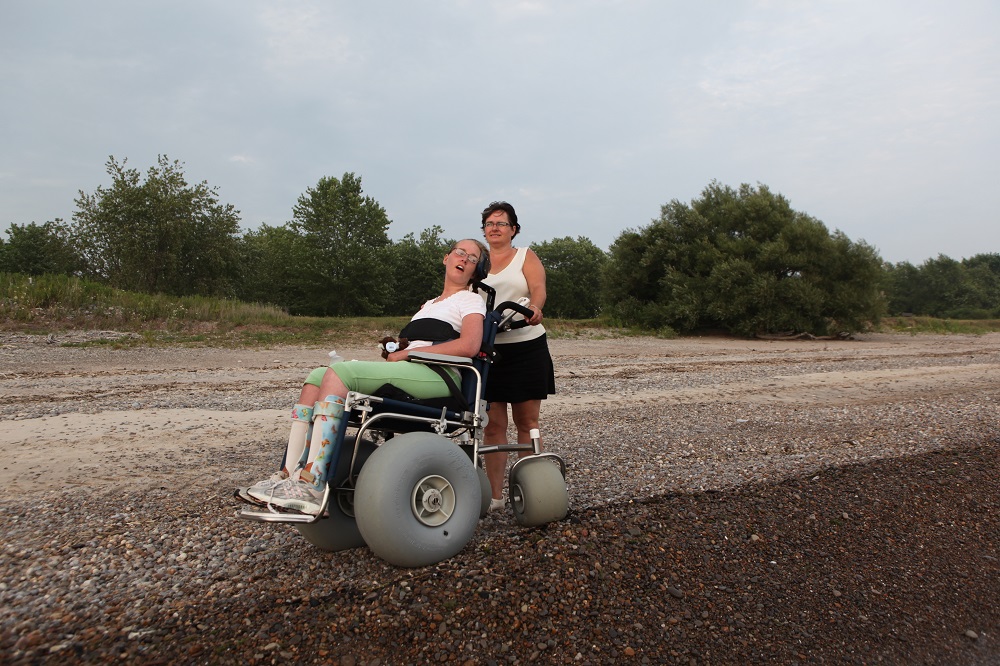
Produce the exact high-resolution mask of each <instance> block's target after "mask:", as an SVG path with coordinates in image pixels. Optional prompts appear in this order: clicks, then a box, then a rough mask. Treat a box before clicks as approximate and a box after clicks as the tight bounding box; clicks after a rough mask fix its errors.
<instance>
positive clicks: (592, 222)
mask: <svg viewBox="0 0 1000 666" xmlns="http://www.w3.org/2000/svg"><path fill="white" fill-rule="evenodd" d="M998 35H1000V3H997V2H995V1H994V0H982V1H979V0H949V1H948V2H944V1H941V0H932V1H929V0H831V1H829V2H801V1H787V2H786V1H782V0H717V1H713V2H693V1H675V0H524V1H518V0H508V1H502V0H364V2H358V1H346V0H299V1H295V2H291V1H281V0H273V1H264V0H197V1H192V0H169V1H162V0H149V1H143V2H136V1H135V0H123V1H115V0H88V2H79V1H78V0H0V90H2V92H0V95H2V96H3V104H2V105H0V234H2V233H3V232H4V231H6V229H7V228H8V227H9V225H10V224H12V223H16V224H27V223H30V222H36V223H39V224H41V223H43V222H45V221H48V220H53V219H56V218H62V219H64V220H71V219H72V215H73V212H74V211H75V210H76V208H77V206H76V203H75V200H76V199H77V198H78V197H79V195H80V192H81V191H83V192H86V193H93V192H95V191H96V190H97V188H98V187H101V186H103V187H107V186H109V185H110V184H111V178H110V176H109V175H108V174H107V169H106V164H107V161H108V159H109V157H111V156H113V157H114V158H115V159H117V160H119V161H120V160H123V159H125V160H127V165H128V166H129V167H132V168H136V169H138V170H139V171H140V172H142V173H145V172H146V171H147V170H148V169H149V168H150V167H152V166H154V165H155V164H156V162H157V157H158V156H159V155H166V156H167V157H168V158H169V159H170V160H179V161H180V162H182V163H183V170H184V173H185V175H186V176H187V178H188V180H189V182H191V183H192V184H193V183H200V182H203V181H204V182H206V183H207V184H208V185H209V186H211V187H213V188H216V190H217V192H218V197H219V200H220V202H221V203H224V204H232V205H233V206H235V207H236V208H237V209H238V210H239V211H240V218H241V224H242V227H243V228H244V229H247V230H249V229H255V228H258V227H259V226H260V225H261V224H267V225H271V226H280V225H283V224H284V223H286V222H287V221H289V220H290V219H291V218H292V207H293V206H294V205H295V203H296V201H297V199H298V198H299V197H300V196H301V195H302V194H304V193H305V192H306V190H307V189H308V188H310V187H314V186H315V185H316V184H317V183H318V182H319V180H320V179H321V178H323V177H335V178H340V177H342V176H343V175H344V174H345V173H354V174H356V175H357V176H359V177H360V178H361V181H362V186H363V188H364V193H365V194H366V195H367V196H370V197H372V198H373V199H375V200H376V201H377V202H378V203H379V204H380V205H381V206H383V207H384V208H385V210H386V212H387V215H388V217H389V219H390V220H391V221H392V223H391V225H390V227H389V235H390V237H392V238H393V239H395V240H398V239H400V238H402V237H403V236H404V235H405V234H407V233H413V234H415V235H417V236H419V234H420V232H421V231H422V230H424V229H428V228H430V227H431V226H433V225H439V226H441V227H442V228H443V229H444V236H445V237H448V238H463V237H466V236H477V235H478V234H479V230H478V227H479V219H480V218H479V214H480V211H481V210H482V209H483V207H485V205H486V204H488V203H489V202H490V201H494V200H498V199H503V200H507V201H509V202H511V203H512V204H513V205H514V206H515V208H516V209H517V213H518V217H519V221H520V222H521V224H522V233H521V235H520V236H519V237H518V239H517V241H516V242H515V244H522V245H527V244H530V243H540V242H544V241H548V240H553V239H556V238H563V237H567V236H569V237H572V238H580V237H584V238H588V239H590V240H591V241H592V242H593V243H594V244H596V245H598V246H599V247H601V248H604V249H608V248H609V247H610V245H611V244H612V243H613V242H614V240H615V239H616V238H617V237H618V236H619V235H620V234H621V233H622V232H624V231H626V230H638V229H642V228H644V227H647V226H649V225H650V224H651V223H652V222H653V220H655V219H657V218H659V216H660V211H661V207H662V206H663V205H665V204H667V203H670V202H671V201H674V200H678V201H681V202H684V203H690V202H691V201H692V200H696V199H698V198H700V197H701V194H702V192H703V191H704V189H705V188H706V187H707V186H708V185H710V184H711V183H712V182H713V181H715V182H718V183H720V184H722V185H727V186H731V187H734V188H738V187H739V186H740V184H742V183H748V184H750V185H753V186H758V185H764V186H767V187H768V188H769V189H770V190H771V191H772V192H775V193H779V194H781V195H783V196H784V197H785V198H787V199H788V200H789V202H790V203H791V206H792V208H794V209H795V210H797V211H800V212H803V213H806V214H808V215H810V216H812V217H814V218H816V219H818V220H820V221H822V222H823V223H824V224H825V225H826V226H827V228H828V229H829V230H830V231H831V232H833V231H840V232H842V233H844V234H846V236H847V237H848V238H850V239H851V240H852V241H857V242H860V241H863V242H865V243H867V244H869V245H871V246H873V247H874V248H875V249H876V250H877V251H878V252H879V254H880V256H881V257H882V258H883V259H884V260H885V261H889V262H893V263H898V262H902V261H908V262H910V263H913V264H914V265H919V264H921V263H922V262H924V261H926V260H927V259H931V258H936V257H937V256H939V255H942V254H943V255H946V256H949V257H951V258H953V259H962V258H967V257H971V256H973V255H976V254H981V253H997V252H1000V185H998V184H997V182H996V181H997V176H998V175H1000V168H998V159H1000V37H998ZM3 237H4V238H6V235H4V236H3Z"/></svg>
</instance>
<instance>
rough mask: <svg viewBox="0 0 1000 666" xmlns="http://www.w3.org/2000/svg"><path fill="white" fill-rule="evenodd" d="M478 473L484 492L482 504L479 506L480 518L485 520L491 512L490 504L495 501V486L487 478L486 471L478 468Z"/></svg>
mask: <svg viewBox="0 0 1000 666" xmlns="http://www.w3.org/2000/svg"><path fill="white" fill-rule="evenodd" d="M476 471H477V472H479V487H480V489H481V490H482V491H483V496H482V498H481V500H482V504H481V505H480V506H479V517H480V518H485V517H486V514H488V513H489V512H490V502H491V501H492V500H493V486H491V485H490V479H489V477H488V476H486V470H485V469H483V468H482V467H477V468H476Z"/></svg>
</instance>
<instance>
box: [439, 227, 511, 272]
mask: <svg viewBox="0 0 1000 666" xmlns="http://www.w3.org/2000/svg"><path fill="white" fill-rule="evenodd" d="M503 224H507V223H506V222H504V223H503ZM451 252H452V254H457V255H458V258H459V259H465V260H466V261H468V262H469V263H470V264H472V265H473V266H475V265H476V264H478V263H479V257H477V256H476V255H474V254H469V253H468V252H466V251H465V250H463V249H462V248H460V247H454V248H452V249H451Z"/></svg>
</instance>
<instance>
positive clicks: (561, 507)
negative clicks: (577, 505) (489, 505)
mask: <svg viewBox="0 0 1000 666" xmlns="http://www.w3.org/2000/svg"><path fill="white" fill-rule="evenodd" d="M510 505H511V507H512V508H513V510H514V518H515V519H517V522H518V524H520V525H522V526H524V527H537V526H538V525H544V524H546V523H551V522H554V521H557V520H562V519H563V518H565V517H566V514H567V513H568V512H569V492H568V491H567V490H566V479H564V478H563V475H562V471H561V470H560V469H559V468H558V467H557V466H556V465H555V464H553V463H552V462H551V461H549V460H545V459H542V458H539V459H537V460H524V461H523V462H521V463H520V464H518V465H516V466H515V467H514V468H513V469H512V470H511V475H510Z"/></svg>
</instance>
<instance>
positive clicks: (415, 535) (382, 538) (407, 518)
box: [354, 432, 482, 567]
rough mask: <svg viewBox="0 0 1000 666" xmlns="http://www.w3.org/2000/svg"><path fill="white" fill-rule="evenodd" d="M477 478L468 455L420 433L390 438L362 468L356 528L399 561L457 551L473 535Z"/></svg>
mask: <svg viewBox="0 0 1000 666" xmlns="http://www.w3.org/2000/svg"><path fill="white" fill-rule="evenodd" d="M481 507H482V484H481V483H480V478H479V475H478V474H477V473H476V470H475V468H474V467H473V465H472V462H471V461H470V460H469V457H468V455H466V453H465V452H464V451H463V450H462V449H461V447H459V446H458V445H457V444H455V443H454V442H452V441H450V440H448V439H445V438H444V437H441V436H439V435H435V434H433V433H427V432H411V433H406V434H403V435H399V436H397V437H393V438H392V439H390V440H389V441H388V442H386V443H385V444H383V445H382V446H380V447H379V448H378V450H377V451H375V453H373V454H372V456H371V458H369V459H368V462H367V463H366V464H365V466H364V467H363V468H362V469H361V474H360V475H359V476H358V487H357V490H356V491H355V494H354V508H355V516H356V518H357V521H358V529H359V530H360V532H361V536H362V537H364V540H365V543H367V544H368V547H369V548H370V549H371V550H372V552H373V553H375V554H376V555H378V556H379V557H381V558H382V559H384V560H385V561H387V562H389V563H390V564H394V565H396V566H399V567H422V566H427V565H430V564H435V563H437V562H440V561H442V560H446V559H448V558H449V557H452V556H453V555H455V554H457V553H458V552H459V551H460V550H462V548H464V547H465V545H466V544H467V543H468V542H469V540H470V539H471V538H472V534H473V532H474V531H475V529H476V523H477V522H478V521H479V512H480V510H481Z"/></svg>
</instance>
